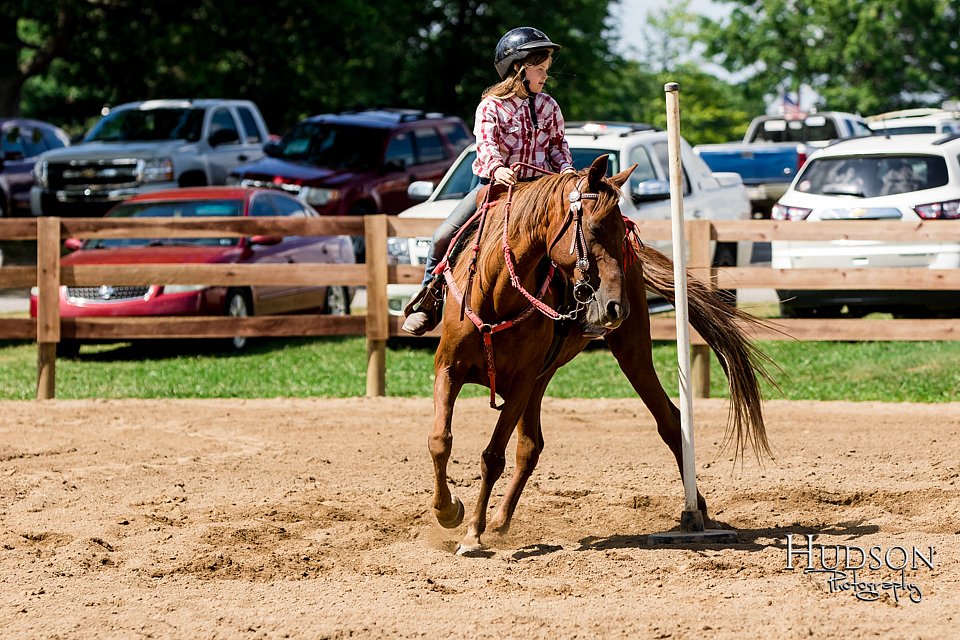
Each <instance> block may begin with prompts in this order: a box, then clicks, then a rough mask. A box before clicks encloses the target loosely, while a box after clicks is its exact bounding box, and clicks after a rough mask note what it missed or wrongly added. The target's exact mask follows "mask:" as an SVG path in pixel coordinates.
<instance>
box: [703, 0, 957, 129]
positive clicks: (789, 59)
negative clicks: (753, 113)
mask: <svg viewBox="0 0 960 640" xmlns="http://www.w3.org/2000/svg"><path fill="white" fill-rule="evenodd" d="M720 1H721V2H723V3H724V4H728V5H732V6H733V9H732V11H731V13H730V16H729V18H727V19H724V20H722V21H719V22H715V21H710V20H707V19H704V20H703V22H702V24H701V31H700V37H701V38H702V40H703V42H705V43H706V45H707V53H708V55H709V56H711V57H712V58H713V59H714V60H716V61H717V62H719V63H721V64H722V65H723V66H724V67H725V68H726V69H728V70H729V71H732V72H742V73H746V74H748V76H749V78H748V79H747V80H746V81H745V82H746V85H747V86H749V87H750V90H751V91H753V92H760V93H766V94H768V95H769V94H776V93H778V92H779V91H780V90H791V91H796V90H798V89H799V87H800V85H801V84H807V85H809V86H811V87H813V89H814V90H815V91H816V92H817V93H819V94H820V96H822V100H821V102H822V104H821V105H820V106H821V107H826V108H830V109H835V110H843V111H859V112H862V113H865V114H869V113H876V112H879V111H887V110H892V109H897V108H901V107H907V106H917V105H921V104H931V103H936V102H939V101H940V100H943V99H944V98H949V97H952V96H956V95H957V78H958V77H960V14H958V6H957V4H956V2H955V0H720Z"/></svg>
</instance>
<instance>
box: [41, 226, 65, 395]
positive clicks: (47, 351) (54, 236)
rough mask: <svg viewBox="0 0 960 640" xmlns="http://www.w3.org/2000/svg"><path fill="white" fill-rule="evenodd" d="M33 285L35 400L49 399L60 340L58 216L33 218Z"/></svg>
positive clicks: (53, 384)
mask: <svg viewBox="0 0 960 640" xmlns="http://www.w3.org/2000/svg"><path fill="white" fill-rule="evenodd" d="M37 287H38V288H39V289H40V293H39V294H38V295H37V400H51V399H53V398H54V397H56V379H57V343H58V342H60V218H37Z"/></svg>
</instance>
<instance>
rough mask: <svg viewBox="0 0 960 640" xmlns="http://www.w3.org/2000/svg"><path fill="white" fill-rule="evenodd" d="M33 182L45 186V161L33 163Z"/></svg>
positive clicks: (46, 184)
mask: <svg viewBox="0 0 960 640" xmlns="http://www.w3.org/2000/svg"><path fill="white" fill-rule="evenodd" d="M33 183H34V184H35V185H37V186H38V187H43V188H44V189H46V188H47V186H48V184H49V181H48V179H47V161H46V160H41V161H40V162H38V163H36V164H35V165H33Z"/></svg>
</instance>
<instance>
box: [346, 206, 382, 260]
mask: <svg viewBox="0 0 960 640" xmlns="http://www.w3.org/2000/svg"><path fill="white" fill-rule="evenodd" d="M373 213H376V211H375V210H374V209H373V207H370V206H369V205H364V204H357V205H354V206H352V207H350V209H349V210H348V211H347V215H348V216H366V215H370V214H373ZM350 241H351V242H353V255H354V256H355V257H356V261H357V263H358V264H359V263H363V262H366V261H367V239H366V238H365V237H363V236H350Z"/></svg>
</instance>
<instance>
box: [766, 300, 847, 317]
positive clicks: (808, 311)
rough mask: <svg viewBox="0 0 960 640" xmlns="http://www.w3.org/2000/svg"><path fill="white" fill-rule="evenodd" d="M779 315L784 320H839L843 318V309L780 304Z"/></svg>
mask: <svg viewBox="0 0 960 640" xmlns="http://www.w3.org/2000/svg"><path fill="white" fill-rule="evenodd" d="M780 315H781V316H782V317H784V318H840V317H842V316H843V307H841V306H838V305H827V306H823V307H795V306H793V305H792V304H788V303H785V302H781V303H780Z"/></svg>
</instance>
